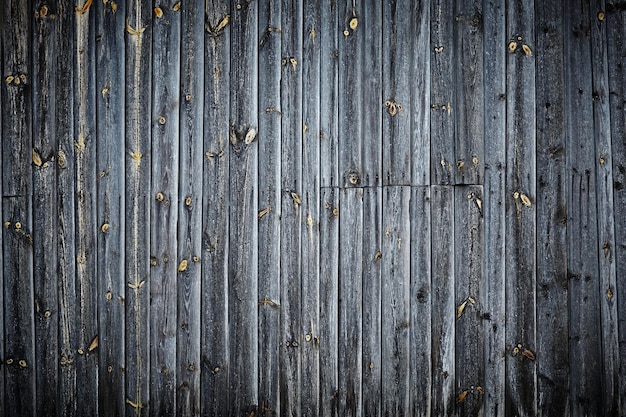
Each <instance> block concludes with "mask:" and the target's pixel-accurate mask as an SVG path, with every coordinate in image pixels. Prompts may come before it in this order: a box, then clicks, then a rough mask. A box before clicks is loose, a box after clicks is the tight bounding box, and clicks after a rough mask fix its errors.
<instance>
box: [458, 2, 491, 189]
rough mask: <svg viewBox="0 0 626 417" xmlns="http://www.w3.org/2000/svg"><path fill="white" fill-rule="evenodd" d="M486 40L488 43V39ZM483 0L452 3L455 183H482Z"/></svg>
mask: <svg viewBox="0 0 626 417" xmlns="http://www.w3.org/2000/svg"><path fill="white" fill-rule="evenodd" d="M488 42H492V40H491V39H489V40H488ZM483 47H484V45H483V2H482V0H473V1H457V2H455V17H454V48H455V51H454V53H455V61H454V62H455V65H454V69H455V71H454V94H455V103H456V105H455V107H454V110H455V111H456V115H455V123H456V125H455V139H454V141H455V142H454V152H455V154H454V155H455V162H454V163H455V164H456V167H453V168H454V171H455V177H456V183H457V184H482V183H483V177H484V162H483V159H484V137H485V135H484V132H483V128H484V120H483V116H484V83H483Z"/></svg>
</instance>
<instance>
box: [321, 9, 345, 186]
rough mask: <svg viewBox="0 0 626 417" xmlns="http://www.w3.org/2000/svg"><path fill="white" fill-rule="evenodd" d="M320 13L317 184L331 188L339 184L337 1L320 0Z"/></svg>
mask: <svg viewBox="0 0 626 417" xmlns="http://www.w3.org/2000/svg"><path fill="white" fill-rule="evenodd" d="M320 16H321V23H320V30H319V40H320V85H322V86H323V87H324V88H322V89H321V90H320V132H319V134H320V161H323V163H321V164H320V185H321V186H322V187H334V186H337V185H339V184H340V179H339V143H338V140H339V45H338V42H339V39H338V37H339V32H338V30H337V28H338V22H337V19H338V5H337V1H336V0H332V1H327V2H322V3H321V5H320ZM342 36H343V35H342Z"/></svg>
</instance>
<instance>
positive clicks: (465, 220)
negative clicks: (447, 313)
mask: <svg viewBox="0 0 626 417" xmlns="http://www.w3.org/2000/svg"><path fill="white" fill-rule="evenodd" d="M479 201H480V203H479ZM482 201H483V189H482V186H480V185H472V186H457V187H455V190H454V225H455V230H454V243H455V249H454V265H455V266H454V274H455V277H456V278H455V280H454V286H455V300H456V386H455V388H456V396H457V401H456V402H457V410H456V411H457V415H459V416H479V415H482V413H483V407H484V402H483V396H482V394H483V391H484V388H483V385H484V384H483V381H484V326H483V317H484V316H483V311H482V304H483V300H484V299H485V297H484V286H485V283H484V274H483V261H484V260H483V253H484V245H483V232H484V229H483V216H482Z"/></svg>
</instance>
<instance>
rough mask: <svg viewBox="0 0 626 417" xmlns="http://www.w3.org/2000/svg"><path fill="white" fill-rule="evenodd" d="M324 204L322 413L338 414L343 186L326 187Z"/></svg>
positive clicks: (322, 244)
mask: <svg viewBox="0 0 626 417" xmlns="http://www.w3.org/2000/svg"><path fill="white" fill-rule="evenodd" d="M321 194H322V195H321V207H320V212H321V213H320V248H324V250H320V325H319V336H318V340H317V342H318V343H319V345H320V416H338V415H339V409H338V405H339V404H338V399H339V391H338V390H339V381H338V378H339V375H338V369H339V359H338V353H339V350H338V349H339V328H338V326H339V306H338V301H339V218H338V216H339V189H338V188H325V187H324V188H322V189H321Z"/></svg>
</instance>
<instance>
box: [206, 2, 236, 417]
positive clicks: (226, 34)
mask: <svg viewBox="0 0 626 417" xmlns="http://www.w3.org/2000/svg"><path fill="white" fill-rule="evenodd" d="M229 10H230V7H229V6H228V4H226V3H225V2H223V1H215V2H207V3H206V13H205V14H206V25H207V26H209V28H210V29H211V31H207V32H206V33H205V38H204V42H205V49H204V65H205V71H204V86H205V88H204V103H205V105H204V134H203V136H204V151H205V156H206V161H205V165H204V170H203V185H202V216H203V224H202V246H203V250H204V252H203V254H204V256H203V257H202V282H201V287H202V299H201V305H202V313H201V323H202V328H201V335H202V336H201V338H202V340H201V345H200V346H201V352H202V357H201V361H202V368H201V375H200V390H201V397H200V405H201V414H202V415H214V416H228V415H229V409H228V404H229V392H230V389H229V386H228V373H229V362H228V340H229V338H228V321H227V317H228V304H227V297H228V256H229V254H228V251H229V238H228V236H229V235H228V228H229V214H228V204H229V200H228V198H229V197H228V184H229V176H228V166H229V154H230V148H229V146H228V135H229V118H230V92H229V89H230V82H229V80H230V59H229V54H230V30H231V27H230V25H229V24H226V26H224V27H223V28H221V29H220V30H219V31H217V30H216V29H217V28H218V27H219V26H220V22H225V23H228V20H224V19H228V16H229V14H228V11H229Z"/></svg>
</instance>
